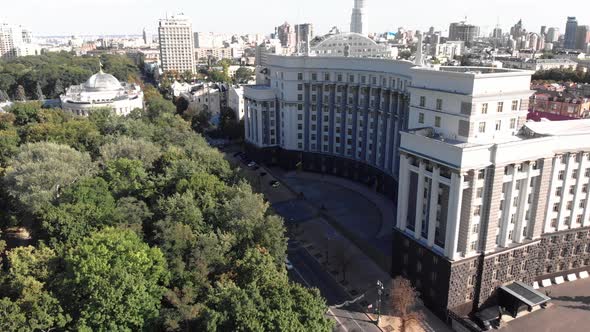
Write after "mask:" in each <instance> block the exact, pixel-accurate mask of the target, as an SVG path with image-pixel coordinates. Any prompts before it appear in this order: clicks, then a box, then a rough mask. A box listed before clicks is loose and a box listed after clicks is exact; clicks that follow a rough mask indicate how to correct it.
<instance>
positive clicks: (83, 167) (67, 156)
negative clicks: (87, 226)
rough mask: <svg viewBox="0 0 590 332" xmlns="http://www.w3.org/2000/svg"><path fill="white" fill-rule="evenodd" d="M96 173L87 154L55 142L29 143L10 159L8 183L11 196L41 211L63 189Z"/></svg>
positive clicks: (33, 210)
mask: <svg viewBox="0 0 590 332" xmlns="http://www.w3.org/2000/svg"><path fill="white" fill-rule="evenodd" d="M94 172H95V166H94V164H93V162H92V160H91V159H90V156H89V155H88V154H87V153H82V152H78V151H76V150H74V149H72V148H70V147H68V146H64V145H58V144H55V143H48V142H42V143H29V144H25V145H23V146H21V147H20V148H19V152H18V153H17V155H16V156H15V157H14V158H13V159H12V161H11V162H10V164H9V166H8V169H7V172H6V175H5V177H4V184H5V185H6V190H7V192H8V193H9V194H10V195H12V196H13V197H15V198H17V199H18V200H19V201H20V202H21V203H22V204H23V206H25V207H26V208H27V209H29V210H30V211H32V212H37V211H39V210H40V209H41V208H42V207H43V206H44V205H46V204H48V203H50V202H52V201H53V200H54V199H56V198H58V197H59V195H60V193H61V191H62V190H64V189H65V188H67V187H68V186H70V185H72V184H73V183H75V182H76V181H77V180H79V179H81V178H83V177H85V176H89V175H92V174H93V173H94Z"/></svg>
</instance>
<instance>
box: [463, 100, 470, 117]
mask: <svg viewBox="0 0 590 332" xmlns="http://www.w3.org/2000/svg"><path fill="white" fill-rule="evenodd" d="M461 114H465V115H470V114H471V103H466V102H461Z"/></svg>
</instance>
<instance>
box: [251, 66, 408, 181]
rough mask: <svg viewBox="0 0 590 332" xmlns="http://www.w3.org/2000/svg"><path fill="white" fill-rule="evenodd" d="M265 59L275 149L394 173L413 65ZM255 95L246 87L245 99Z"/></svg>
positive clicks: (253, 91) (252, 97) (395, 173)
mask: <svg viewBox="0 0 590 332" xmlns="http://www.w3.org/2000/svg"><path fill="white" fill-rule="evenodd" d="M268 61H269V64H268V67H267V69H268V70H269V74H268V77H269V79H270V86H268V87H267V90H268V91H272V93H274V96H275V98H276V100H277V102H278V104H277V107H278V109H279V118H280V119H278V121H277V122H276V123H277V126H278V127H277V128H276V131H277V132H279V133H280V134H279V135H278V136H277V140H276V141H275V144H274V146H276V147H280V148H283V149H287V150H295V151H304V152H312V153H320V154H329V155H336V156H339V157H344V158H349V159H353V160H357V161H361V162H364V163H367V164H369V165H372V166H374V167H376V168H379V169H382V170H383V171H384V172H386V173H388V174H391V175H392V176H396V175H397V171H396V170H397V162H396V160H397V150H396V148H395V147H396V146H397V144H399V131H400V130H401V129H403V128H402V127H403V125H404V123H405V112H404V111H403V110H404V109H406V107H407V106H404V104H403V103H404V102H405V101H403V100H402V99H403V98H405V96H406V94H407V86H408V82H409V78H410V77H409V75H408V74H409V72H410V68H411V67H412V66H413V64H411V63H410V62H405V61H394V60H384V59H362V58H354V59H353V58H341V57H307V56H269V60H268ZM255 92H257V90H255V89H248V88H246V90H245V98H246V99H249V100H257V99H256V98H257V97H255V95H256V93H255ZM249 93H251V94H254V95H249ZM269 93H270V92H269ZM379 100H380V102H379ZM248 105H250V103H249V102H248V101H247V104H246V116H248V115H249V114H251V113H250V112H248V107H249V106H248ZM253 109H255V108H254V106H252V110H253ZM258 128H261V127H258ZM247 140H248V138H247ZM249 142H250V143H253V144H255V145H256V142H255V141H254V140H252V141H249ZM269 142H270V141H269ZM263 145H264V146H267V144H266V143H265V144H263ZM257 146H259V145H257ZM259 147H261V146H259Z"/></svg>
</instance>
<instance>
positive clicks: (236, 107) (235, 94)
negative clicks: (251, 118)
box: [227, 85, 244, 121]
mask: <svg viewBox="0 0 590 332" xmlns="http://www.w3.org/2000/svg"><path fill="white" fill-rule="evenodd" d="M227 100H228V101H227V106H228V107H229V108H231V109H232V110H233V111H234V112H235V113H236V119H237V120H238V121H240V120H242V119H243V118H244V87H243V86H241V85H232V86H231V87H230V88H229V92H228V98H227Z"/></svg>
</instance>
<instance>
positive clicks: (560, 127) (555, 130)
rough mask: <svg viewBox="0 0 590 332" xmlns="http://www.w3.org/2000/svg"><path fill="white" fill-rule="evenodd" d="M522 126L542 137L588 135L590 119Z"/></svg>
mask: <svg viewBox="0 0 590 332" xmlns="http://www.w3.org/2000/svg"><path fill="white" fill-rule="evenodd" d="M524 126H525V127H526V128H528V129H529V130H531V131H532V132H534V133H535V134H537V135H542V136H573V135H582V134H590V119H581V120H567V121H540V122H527V123H525V125H524Z"/></svg>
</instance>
